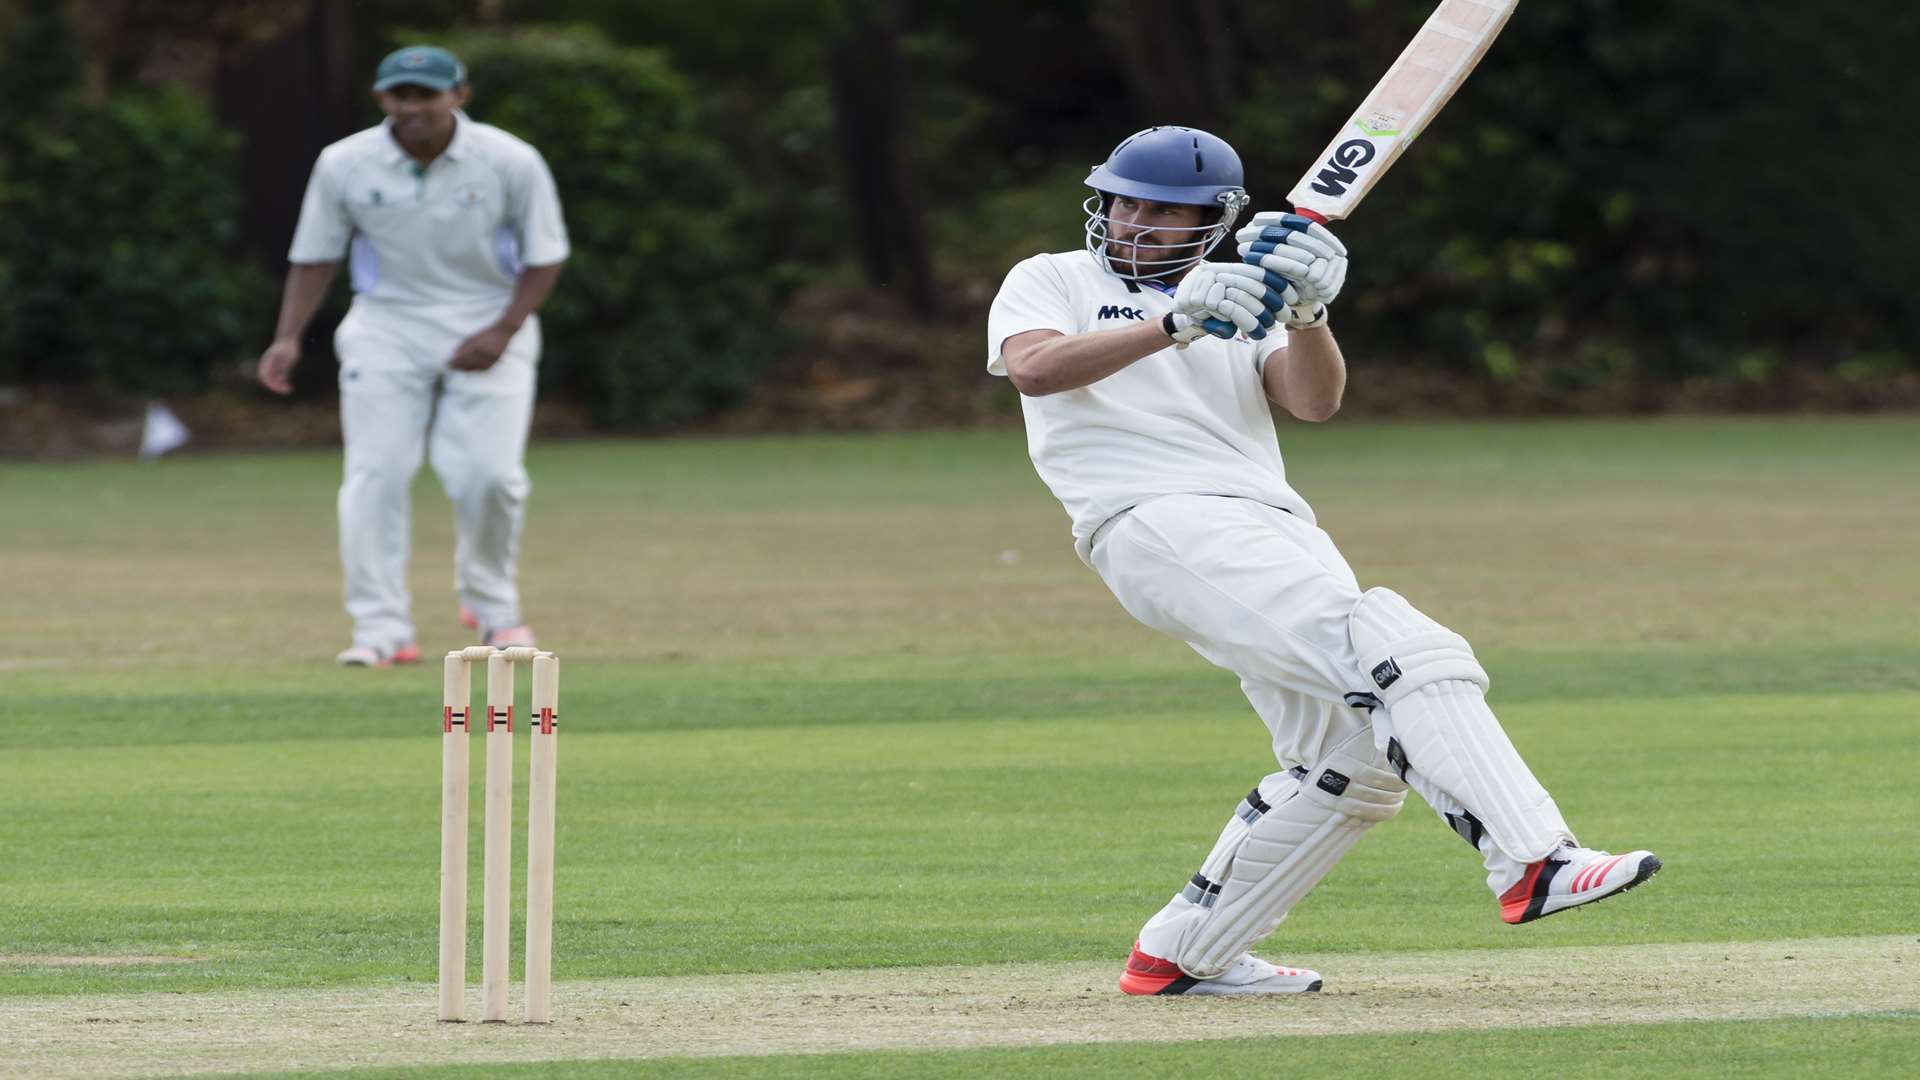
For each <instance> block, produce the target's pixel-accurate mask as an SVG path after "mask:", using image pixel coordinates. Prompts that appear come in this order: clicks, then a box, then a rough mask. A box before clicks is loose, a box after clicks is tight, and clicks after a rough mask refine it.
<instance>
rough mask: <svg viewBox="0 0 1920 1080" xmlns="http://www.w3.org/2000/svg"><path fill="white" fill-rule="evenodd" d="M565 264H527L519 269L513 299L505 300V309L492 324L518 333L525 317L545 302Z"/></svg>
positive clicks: (510, 332)
mask: <svg viewBox="0 0 1920 1080" xmlns="http://www.w3.org/2000/svg"><path fill="white" fill-rule="evenodd" d="M566 265H567V264H566V263H564V262H557V263H553V264H552V265H550V266H529V267H527V268H526V269H524V270H522V271H520V280H518V281H516V282H514V285H513V299H512V300H510V301H508V302H507V310H505V311H503V312H501V313H500V318H498V319H496V320H494V325H495V326H496V327H498V328H499V329H501V330H505V331H506V332H507V333H509V334H513V333H518V332H519V330H520V325H521V324H522V323H524V322H526V321H527V317H528V316H530V315H532V314H533V313H534V312H536V311H539V310H540V305H541V304H544V303H546V302H547V296H548V294H550V293H552V292H553V285H554V282H557V281H559V280H560V270H561V268H562V267H564V266H566Z"/></svg>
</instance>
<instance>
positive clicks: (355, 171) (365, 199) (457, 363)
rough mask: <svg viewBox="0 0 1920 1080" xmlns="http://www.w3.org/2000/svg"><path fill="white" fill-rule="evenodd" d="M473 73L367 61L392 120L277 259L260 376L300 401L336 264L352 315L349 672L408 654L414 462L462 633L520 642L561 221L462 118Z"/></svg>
mask: <svg viewBox="0 0 1920 1080" xmlns="http://www.w3.org/2000/svg"><path fill="white" fill-rule="evenodd" d="M470 92H471V89H470V87H469V85H468V82H467V71H466V67H465V66H464V65H463V64H461V63H460V61H459V60H458V59H457V58H455V57H454V55H453V54H452V53H449V52H447V51H446V50H445V49H440V48H435V47H433V46H427V45H416V46H410V47H408V48H404V49H400V50H398V51H397V52H394V53H392V54H391V55H389V56H387V58H386V59H384V60H382V61H381V62H380V67H379V70H378V72H377V74H376V75H375V78H374V83H373V94H374V98H375V100H376V101H378V102H379V105H380V108H381V110H382V111H384V112H385V113H386V115H387V119H386V122H385V123H382V124H380V125H379V126H377V127H372V128H368V129H367V130H365V131H362V132H360V133H358V134H355V135H350V136H348V137H347V138H345V139H342V140H340V141H339V142H337V143H334V144H333V145H331V146H329V147H327V148H326V149H325V150H323V151H321V153H320V159H319V161H317V162H316V163H315V164H314V167H313V175H312V177H311V178H310V179H309V180H308V182H307V193H306V201H305V202H304V203H303V204H302V206H301V208H300V223H299V226H298V227H297V228H296V229H295V231H294V236H293V245H292V248H291V250H289V251H288V253H287V259H288V261H289V263H291V266H290V267H289V268H288V271H287V283H286V289H285V292H284V293H283V295H282V298H281V302H280V318H279V323H278V325H277V327H276V329H275V331H274V339H273V344H272V345H270V346H269V347H268V348H267V351H266V352H265V353H263V354H261V357H260V362H259V371H258V375H259V379H260V382H261V384H262V385H264V386H265V387H266V388H267V389H269V390H271V391H273V392H274V393H278V394H286V393H290V392H291V391H292V389H293V382H292V374H293V369H294V366H295V365H296V364H298V363H299V362H300V339H301V335H302V334H303V333H304V332H305V330H306V327H307V323H308V321H309V320H311V319H312V318H313V313H314V310H315V309H316V308H317V307H319V305H320V302H321V300H322V299H323V298H324V297H325V296H326V292H327V286H328V284H329V283H330V282H331V281H332V279H333V275H334V271H335V269H336V268H337V267H338V266H339V265H340V263H341V261H342V260H343V259H345V260H347V262H348V263H349V266H350V273H351V275H352V278H353V291H354V298H353V306H352V307H351V308H350V309H349V310H348V312H347V316H346V318H345V319H343V320H341V323H340V327H339V329H338V331H337V332H336V333H335V334H334V350H335V352H336V353H337V354H338V355H339V358H340V428H341V435H342V439H343V441H344V442H345V446H346V466H345V473H344V477H343V479H342V481H341V484H340V499H339V515H340V563H341V567H342V569H343V570H344V571H345V576H346V587H345V598H346V608H347V614H348V615H349V616H351V617H352V619H353V642H352V644H351V645H350V646H349V647H348V648H347V649H346V650H345V651H344V652H342V653H340V655H339V657H338V658H337V659H338V661H339V662H340V663H341V664H343V665H348V666H358V667H383V666H386V665H388V664H395V663H414V662H417V661H418V660H419V658H420V649H419V646H418V645H417V644H416V643H415V640H414V626H413V614H412V601H411V598H410V597H409V595H408V591H407V554H408V547H409V544H410V535H409V533H410V517H409V490H410V488H411V486H412V481H413V476H414V474H415V473H416V472H418V471H419V469H420V460H421V456H422V454H423V453H424V454H425V455H426V456H427V458H428V459H429V460H431V461H432V463H433V470H434V472H435V473H436V474H438V476H439V478H440V486H441V487H442V488H443V489H444V490H445V491H446V493H447V497H448V498H449V499H450V500H451V501H452V502H453V520H454V534H455V537H456V540H455V547H454V589H455V591H456V592H457V593H458V597H459V603H460V611H461V618H462V620H463V621H465V622H467V624H468V625H469V626H471V627H474V628H477V629H478V630H479V631H480V633H481V637H482V640H483V641H485V642H486V643H487V644H490V645H495V646H499V647H502V648H504V647H507V646H514V645H533V644H534V636H533V631H532V629H531V628H530V627H528V626H527V624H526V620H525V618H524V617H523V615H522V613H521V609H520V592H519V585H518V583H517V580H516V578H517V564H518V560H519V555H520V531H521V527H522V525H523V524H524V523H525V520H526V502H527V494H528V491H529V490H530V487H531V485H530V484H529V482H528V479H527V472H526V468H525V465H524V461H523V459H524V458H525V455H526V446H527V430H528V427H529V425H530V423H531V421H532V416H533V398H534V381H535V368H536V365H537V364H538V362H539V359H540V320H539V317H538V316H537V315H536V314H535V312H536V311H538V310H539V308H540V305H541V303H542V302H543V301H545V300H546V298H547V294H548V293H549V292H551V291H552V289H553V285H554V282H555V281H556V280H557V279H558V278H559V276H560V268H561V264H562V263H564V262H565V261H566V258H567V255H568V251H569V248H568V246H567V230H566V224H565V222H564V221H563V220H562V218H561V215H560V200H559V196H558V195H557V193H556V192H555V190H554V183H553V175H552V173H550V172H549V171H548V169H547V163H546V161H545V160H544V159H543V158H541V156H540V153H539V151H537V150H535V149H534V148H533V147H531V146H529V145H527V144H526V143H525V142H522V141H521V140H519V139H517V138H515V137H514V136H512V135H510V134H508V133H507V132H505V131H502V130H500V129H499V128H496V127H492V126H490V125H487V124H478V123H475V122H474V121H472V120H471V119H469V118H468V117H467V115H466V113H465V112H463V111H461V107H462V106H464V105H465V104H466V103H467V100H468V97H469V95H470Z"/></svg>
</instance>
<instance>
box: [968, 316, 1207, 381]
mask: <svg viewBox="0 0 1920 1080" xmlns="http://www.w3.org/2000/svg"><path fill="white" fill-rule="evenodd" d="M1171 344H1173V343H1172V342H1171V341H1170V340H1168V338H1167V334H1166V331H1164V330H1162V329H1161V328H1160V323H1159V322H1158V321H1157V320H1156V321H1150V322H1144V323H1141V324H1139V325H1138V326H1129V327H1127V328H1126V329H1124V330H1095V331H1091V332H1088V333H1084V334H1063V335H1060V336H1057V337H1051V338H1048V339H1047V340H1045V341H1043V342H1041V343H1040V344H1038V345H1034V346H1032V347H1030V348H1028V349H1025V350H1023V351H1021V352H1019V353H1018V354H1016V355H1010V356H1008V357H1007V358H1006V360H1007V377H1008V378H1009V379H1010V380H1012V382H1013V385H1014V389H1016V390H1019V391H1020V392H1021V393H1023V394H1025V395H1027V396H1028V397H1045V396H1047V395H1048V394H1058V393H1060V392H1062V391H1065V390H1078V389H1079V388H1080V387H1083V386H1090V385H1092V384H1094V383H1097V382H1099V381H1100V380H1101V379H1104V378H1106V377H1107V376H1109V375H1112V374H1113V373H1114V372H1116V371H1119V370H1121V369H1122V368H1125V367H1126V366H1127V365H1129V364H1132V363H1133V362H1134V361H1136V360H1140V359H1142V358H1144V357H1148V356H1152V355H1153V354H1154V353H1157V352H1159V351H1160V350H1162V349H1164V348H1166V347H1168V346H1169V345H1171Z"/></svg>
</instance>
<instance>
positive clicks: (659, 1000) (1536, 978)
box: [0, 935, 1920, 1077]
mask: <svg viewBox="0 0 1920 1080" xmlns="http://www.w3.org/2000/svg"><path fill="white" fill-rule="evenodd" d="M1288 959H1289V961H1291V962H1297V963H1304V964H1310V965H1313V966H1316V967H1318V968H1319V969H1320V970H1321V971H1323V972H1325V973H1326V974H1327V976H1328V982H1327V989H1326V990H1325V991H1324V992H1322V993H1320V994H1310V995H1302V996H1298V997H1291V998H1283V999H1222V998H1157V999H1141V998H1128V997H1125V996H1123V995H1120V994H1118V993H1117V992H1115V990H1114V989H1113V982H1114V979H1115V978H1116V976H1117V974H1118V971H1119V961H1118V960H1115V961H1113V962H1110V963H1087V962H1079V963H1067V964H1031V965H1007V966H984V967H932V968H892V969H882V970H858V971H825V972H794V973H786V974H780V975H771V976H768V975H712V976H699V977H691V978H641V979H613V980H604V981H597V982H570V983H562V984H559V985H558V986H557V987H556V993H555V998H556V1019H557V1022H556V1023H554V1024H553V1025H551V1026H547V1027H528V1026H522V1025H518V1024H514V1025H481V1024H440V1023H438V1022H436V1021H435V1020H434V995H433V988H432V987H431V986H428V985H409V986H392V985H388V986H380V987H371V988H368V987H349V988H334V989H328V990H320V991H291V992H289V991H275V992H235V993H216V994H168V993H157V994H138V995H115V996H89V997H48V998H39V999H23V1000H17V1001H14V1002H10V1003H9V1007H8V1014H9V1017H8V1025H7V1027H8V1030H7V1031H6V1033H5V1035H4V1036H0V1048H4V1050H5V1052H4V1053H3V1054H0V1075H4V1076H35V1077H58V1076H73V1077H79V1076H89V1077H104V1076H153V1075H176V1074H187V1073H219V1072H241V1071H250V1070H269V1069H295V1068H298V1069H327V1068H348V1067H357V1066H374V1065H406V1064H448V1063H455V1062H475V1063H479V1062H522V1061H543V1060H567V1059H574V1060H579V1059H587V1058H657V1057H670V1056H684V1055H767V1054H797V1053H817V1052H825V1051H846V1050H882V1049H960V1048H968V1047H986V1046H1038V1045H1048V1044H1063V1043H1090V1042H1129V1041H1148V1042H1164V1041H1176V1040H1192V1039H1208V1038H1244V1037H1248V1036H1261V1035H1339V1034H1365V1033H1380V1032H1402V1031H1423V1030H1458V1029H1463V1028H1526V1027H1549V1026H1563V1025H1589V1024H1627V1023H1634V1024H1644V1023H1661V1022H1671V1021H1682V1020H1734V1019H1764V1018H1774V1017H1793V1016H1834V1015H1846V1014H1855V1013H1883V1012H1888V1011H1902V1010H1915V1009H1920V978H1916V974H1917V973H1920V938H1916V937H1913V936H1907V935H1901V936H1895V937H1866V938H1798V939H1785V940H1777V941H1759V942H1736V943H1730V944H1700V943H1686V944H1656V945H1632V946H1621V947H1617V948H1591V947H1581V948H1554V949H1504V950H1472V951H1451V952H1430V953H1417V954H1410V955H1401V956H1326V957H1316V956H1296V957H1289V958H1288ZM472 1004H473V1005H474V1006H475V1009H474V1013H475V1014H476V1015H477V1012H478V1010H477V1005H478V1002H477V1000H476V1001H474V1002H473V1003H472ZM516 1005H517V1002H516Z"/></svg>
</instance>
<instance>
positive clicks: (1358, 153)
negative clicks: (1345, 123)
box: [1313, 139, 1374, 195]
mask: <svg viewBox="0 0 1920 1080" xmlns="http://www.w3.org/2000/svg"><path fill="white" fill-rule="evenodd" d="M1373 155H1374V149H1373V144H1372V143H1370V142H1368V141H1367V140H1365V139H1348V140H1347V141H1346V142H1343V143H1341V144H1340V145H1339V146H1336V147H1334V148H1333V156H1332V157H1330V158H1328V159H1327V167H1326V168H1324V169H1321V170H1320V174H1319V176H1317V177H1315V178H1314V181H1313V190H1315V191H1317V192H1319V193H1320V194H1322V195H1344V194H1346V192H1347V185H1349V184H1351V183H1353V182H1354V180H1356V179H1358V178H1359V176H1360V173H1359V169H1360V167H1361V166H1363V165H1365V164H1366V163H1367V162H1369V161H1372V160H1373Z"/></svg>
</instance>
